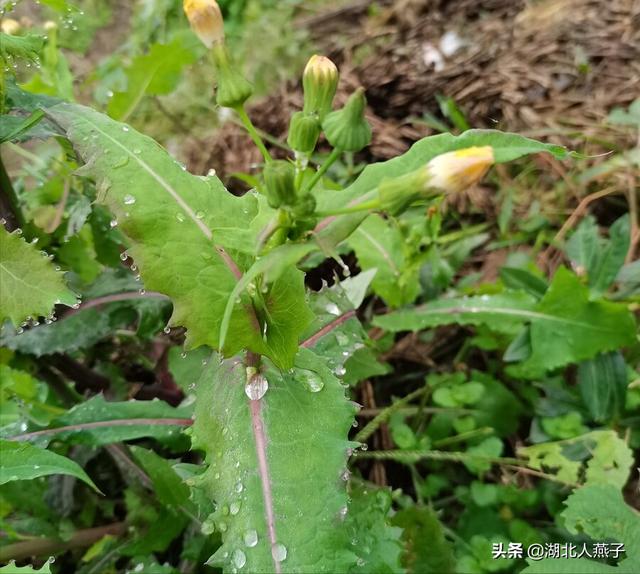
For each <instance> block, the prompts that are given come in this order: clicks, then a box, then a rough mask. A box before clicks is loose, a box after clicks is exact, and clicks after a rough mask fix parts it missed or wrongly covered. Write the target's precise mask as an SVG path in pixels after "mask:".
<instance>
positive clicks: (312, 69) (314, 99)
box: [302, 55, 339, 121]
mask: <svg viewBox="0 0 640 574" xmlns="http://www.w3.org/2000/svg"><path fill="white" fill-rule="evenodd" d="M338 79H339V75H338V68H336V65H335V64H334V63H333V62H332V61H331V60H330V59H329V58H325V57H324V56H317V55H316V56H311V58H310V59H309V61H308V62H307V66H306V67H305V69H304V73H303V74H302V87H303V89H304V107H303V109H304V111H305V112H306V113H308V114H317V115H318V118H320V121H322V120H323V119H324V117H325V116H326V115H327V114H328V113H329V112H330V111H331V104H332V103H333V97H334V96H335V95H336V89H337V88H338Z"/></svg>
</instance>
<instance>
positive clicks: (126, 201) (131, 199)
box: [124, 194, 136, 205]
mask: <svg viewBox="0 0 640 574" xmlns="http://www.w3.org/2000/svg"><path fill="white" fill-rule="evenodd" d="M135 202H136V198H135V197H133V195H130V194H127V195H125V196H124V204H125V205H133V204H134V203H135Z"/></svg>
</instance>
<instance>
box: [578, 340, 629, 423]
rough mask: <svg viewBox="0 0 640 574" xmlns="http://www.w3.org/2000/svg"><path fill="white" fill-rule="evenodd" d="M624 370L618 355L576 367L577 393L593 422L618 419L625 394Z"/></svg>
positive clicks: (621, 359)
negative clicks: (578, 392)
mask: <svg viewBox="0 0 640 574" xmlns="http://www.w3.org/2000/svg"><path fill="white" fill-rule="evenodd" d="M627 384H628V380H627V367H626V364H625V362H624V357H623V356H622V353H620V352H619V351H616V352H613V353H606V354H603V355H598V356H597V357H596V358H595V359H591V360H589V361H583V362H582V363H580V364H579V365H578V390H579V391H580V395H581V396H582V400H583V401H584V404H585V405H586V407H587V409H589V413H590V414H591V416H592V417H593V420H595V421H596V422H606V421H609V420H611V419H612V418H614V417H617V416H619V415H620V414H621V413H622V411H623V409H624V404H625V399H626V394H627Z"/></svg>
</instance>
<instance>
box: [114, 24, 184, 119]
mask: <svg viewBox="0 0 640 574" xmlns="http://www.w3.org/2000/svg"><path fill="white" fill-rule="evenodd" d="M189 40H191V42H189ZM194 41H195V38H193V36H192V35H178V36H176V37H175V38H174V39H173V41H171V42H170V43H169V44H153V45H152V46H151V48H150V49H149V52H148V53H147V54H143V55H141V56H137V57H136V58H135V59H134V60H133V62H132V63H131V65H130V66H129V67H128V68H127V69H126V71H125V74H126V77H127V89H126V91H123V92H116V93H115V94H114V95H113V98H111V100H110V101H109V106H108V112H109V115H110V116H111V117H113V118H115V119H118V120H123V121H125V120H126V119H127V118H128V117H129V116H130V115H131V114H132V112H133V111H134V110H135V109H136V107H137V106H138V104H139V103H140V102H141V101H142V99H143V98H144V97H145V96H148V95H153V96H158V95H162V94H168V93H170V92H171V91H173V90H174V89H175V87H176V86H177V84H178V81H179V80H180V74H181V72H182V70H183V69H184V68H185V67H186V66H188V65H189V64H191V63H193V62H194V61H195V59H196V52H195V48H196V46H197V44H195V43H194Z"/></svg>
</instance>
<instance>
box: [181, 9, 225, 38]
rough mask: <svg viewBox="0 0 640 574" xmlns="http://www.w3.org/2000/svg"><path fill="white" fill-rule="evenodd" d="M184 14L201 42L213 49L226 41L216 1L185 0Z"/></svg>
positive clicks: (220, 13)
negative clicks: (217, 44)
mask: <svg viewBox="0 0 640 574" xmlns="http://www.w3.org/2000/svg"><path fill="white" fill-rule="evenodd" d="M183 8H184V13H185V14H186V15H187V18H188V20H189V24H191V29H192V30H193V31H194V32H195V33H196V35H197V36H198V38H200V41H201V42H202V43H203V44H204V45H205V46H206V47H207V48H211V47H212V46H213V45H214V44H216V43H218V42H221V41H223V40H224V23H223V21H222V12H220V6H218V3H217V2H216V1H215V0H184V3H183Z"/></svg>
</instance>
